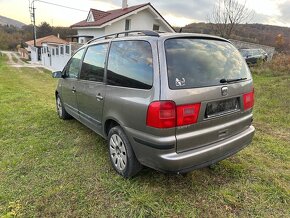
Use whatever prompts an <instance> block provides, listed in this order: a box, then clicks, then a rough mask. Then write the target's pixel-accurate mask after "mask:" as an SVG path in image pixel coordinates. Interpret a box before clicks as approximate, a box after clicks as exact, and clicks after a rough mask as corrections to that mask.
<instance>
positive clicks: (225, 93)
mask: <svg viewBox="0 0 290 218" xmlns="http://www.w3.org/2000/svg"><path fill="white" fill-rule="evenodd" d="M221 91H222V96H227V95H228V87H226V86H224V87H222V90H221Z"/></svg>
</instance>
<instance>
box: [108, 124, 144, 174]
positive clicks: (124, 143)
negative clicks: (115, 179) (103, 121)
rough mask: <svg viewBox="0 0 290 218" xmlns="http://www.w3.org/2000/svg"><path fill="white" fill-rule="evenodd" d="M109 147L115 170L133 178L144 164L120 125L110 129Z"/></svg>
mask: <svg viewBox="0 0 290 218" xmlns="http://www.w3.org/2000/svg"><path fill="white" fill-rule="evenodd" d="M108 147H109V156H110V160H111V163H112V166H113V168H114V170H115V171H116V172H117V173H119V174H120V175H121V176H123V177H124V178H131V177H133V176H135V175H136V174H137V173H138V172H139V171H140V170H141V169H142V165H141V164H140V163H139V161H138V160H137V158H136V156H135V154H134V152H133V149H132V147H131V144H130V142H129V140H128V138H127V136H126V134H125V133H124V131H123V129H122V128H121V127H120V126H115V127H113V128H111V129H110V131H109V136H108Z"/></svg>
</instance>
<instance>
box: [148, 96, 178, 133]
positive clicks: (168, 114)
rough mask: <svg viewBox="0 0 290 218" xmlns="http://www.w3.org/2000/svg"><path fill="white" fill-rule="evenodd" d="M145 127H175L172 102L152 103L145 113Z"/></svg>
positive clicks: (174, 113) (174, 111) (174, 110)
mask: <svg viewBox="0 0 290 218" xmlns="http://www.w3.org/2000/svg"><path fill="white" fill-rule="evenodd" d="M146 123H147V126H151V127H155V128H172V127H175V125H176V109H175V103H174V102H173V101H155V102H152V103H151V104H150V105H149V107H148V111H147V120H146Z"/></svg>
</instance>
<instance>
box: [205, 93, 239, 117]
mask: <svg viewBox="0 0 290 218" xmlns="http://www.w3.org/2000/svg"><path fill="white" fill-rule="evenodd" d="M238 111H240V98H231V99H225V100H221V101H214V102H209V103H207V105H206V110H205V118H214V117H219V116H224V115H227V114H231V113H235V112H238Z"/></svg>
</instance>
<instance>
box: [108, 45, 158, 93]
mask: <svg viewBox="0 0 290 218" xmlns="http://www.w3.org/2000/svg"><path fill="white" fill-rule="evenodd" d="M107 82H108V84H109V85H115V86H124V87H131V88H138V89H150V88H151V87H152V83H153V66H152V50H151V45H150V43H149V42H145V41H120V42H113V43H112V46H111V49H110V55H109V62H108V72H107Z"/></svg>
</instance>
